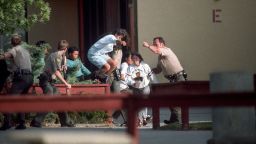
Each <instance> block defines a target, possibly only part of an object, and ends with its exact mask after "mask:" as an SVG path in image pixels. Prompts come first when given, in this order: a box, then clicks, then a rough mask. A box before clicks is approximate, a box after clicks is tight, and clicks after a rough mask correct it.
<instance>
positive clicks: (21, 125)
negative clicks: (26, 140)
mask: <svg viewBox="0 0 256 144" xmlns="http://www.w3.org/2000/svg"><path fill="white" fill-rule="evenodd" d="M26 128H27V127H26V126H25V125H24V124H19V125H18V126H16V128H15V129H16V130H24V129H26Z"/></svg>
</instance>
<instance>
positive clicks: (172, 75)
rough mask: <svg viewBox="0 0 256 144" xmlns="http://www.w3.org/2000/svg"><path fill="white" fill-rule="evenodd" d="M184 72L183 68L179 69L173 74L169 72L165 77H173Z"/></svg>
mask: <svg viewBox="0 0 256 144" xmlns="http://www.w3.org/2000/svg"><path fill="white" fill-rule="evenodd" d="M184 73H185V70H182V71H179V72H177V73H175V74H171V75H166V76H165V77H174V76H179V75H183V74H184Z"/></svg>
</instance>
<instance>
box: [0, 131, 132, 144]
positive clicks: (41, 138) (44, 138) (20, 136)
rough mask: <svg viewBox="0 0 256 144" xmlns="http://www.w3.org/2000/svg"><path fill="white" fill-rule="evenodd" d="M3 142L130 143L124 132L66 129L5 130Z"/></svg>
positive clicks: (46, 143) (24, 143) (21, 143)
mask: <svg viewBox="0 0 256 144" xmlns="http://www.w3.org/2000/svg"><path fill="white" fill-rule="evenodd" d="M5 135H6V137H5V138H6V140H5V141H4V144H131V143H132V139H131V137H130V136H129V135H128V134H126V133H125V132H106V131H87V130H85V131H81V130H76V129H74V130H67V129H58V130H56V129H54V130H49V129H47V130H44V129H28V130H24V131H17V130H15V131H6V133H5Z"/></svg>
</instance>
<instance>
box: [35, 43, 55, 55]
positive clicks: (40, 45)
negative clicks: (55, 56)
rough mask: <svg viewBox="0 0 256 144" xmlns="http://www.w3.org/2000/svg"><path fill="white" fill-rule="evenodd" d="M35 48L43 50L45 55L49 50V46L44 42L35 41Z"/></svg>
mask: <svg viewBox="0 0 256 144" xmlns="http://www.w3.org/2000/svg"><path fill="white" fill-rule="evenodd" d="M36 46H37V47H40V48H42V49H44V52H45V54H47V53H48V52H49V50H50V49H51V46H50V45H49V44H48V43H47V42H46V41H43V40H40V41H37V42H36Z"/></svg>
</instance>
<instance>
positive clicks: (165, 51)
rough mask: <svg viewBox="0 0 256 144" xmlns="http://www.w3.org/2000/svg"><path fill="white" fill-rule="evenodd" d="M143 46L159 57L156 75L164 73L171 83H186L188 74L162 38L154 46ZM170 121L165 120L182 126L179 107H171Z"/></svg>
mask: <svg viewBox="0 0 256 144" xmlns="http://www.w3.org/2000/svg"><path fill="white" fill-rule="evenodd" d="M143 46H144V47H146V48H148V49H149V50H151V51H152V52H153V53H155V54H157V55H158V64H157V67H156V68H154V69H153V72H154V73H155V74H159V73H160V72H162V73H163V75H164V76H165V78H167V79H168V80H169V81H170V83H175V82H178V81H186V80H187V74H186V73H185V71H184V69H183V67H182V65H181V64H180V61H179V59H178V57H177V56H176V55H175V53H174V52H173V51H172V50H171V49H170V48H168V47H166V46H165V41H164V39H163V38H162V37H155V38H154V39H153V45H149V44H148V43H147V42H143ZM170 110H171V116H170V120H164V123H166V124H170V123H175V122H179V123H180V124H181V110H180V108H178V107H174V108H173V107H171V108H170Z"/></svg>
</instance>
